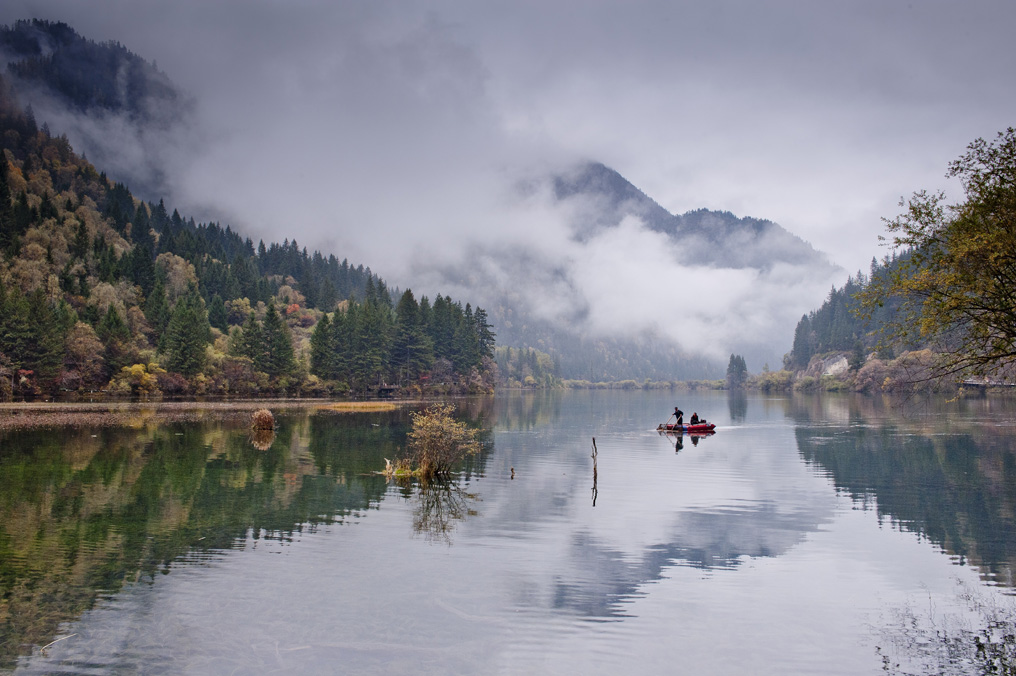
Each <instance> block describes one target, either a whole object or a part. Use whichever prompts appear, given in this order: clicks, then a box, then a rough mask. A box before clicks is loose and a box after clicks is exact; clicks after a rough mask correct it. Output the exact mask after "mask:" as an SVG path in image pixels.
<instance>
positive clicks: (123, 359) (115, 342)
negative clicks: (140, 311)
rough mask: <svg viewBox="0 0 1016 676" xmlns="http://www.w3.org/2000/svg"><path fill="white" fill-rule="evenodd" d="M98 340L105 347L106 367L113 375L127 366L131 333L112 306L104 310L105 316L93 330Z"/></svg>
mask: <svg viewBox="0 0 1016 676" xmlns="http://www.w3.org/2000/svg"><path fill="white" fill-rule="evenodd" d="M95 333H96V334H98V336H99V339H100V340H101V341H102V343H103V345H105V355H104V356H105V359H106V365H107V366H108V367H109V369H110V370H111V372H112V373H113V374H115V373H116V372H117V371H119V370H120V369H121V368H123V367H124V366H129V364H128V363H127V362H128V361H129V359H128V355H129V353H130V342H131V332H130V329H129V328H127V324H126V323H125V322H124V320H123V317H121V316H120V313H119V312H117V310H116V308H115V307H114V306H113V305H110V306H109V307H108V308H106V314H105V315H103V317H102V321H100V322H99V325H98V326H97V327H96V329H95Z"/></svg>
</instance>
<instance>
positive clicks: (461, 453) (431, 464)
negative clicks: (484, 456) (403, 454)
mask: <svg viewBox="0 0 1016 676" xmlns="http://www.w3.org/2000/svg"><path fill="white" fill-rule="evenodd" d="M454 412H455V406H454V405H452V404H434V405H433V406H431V407H429V408H428V409H426V410H425V411H421V412H418V413H413V429H412V431H411V432H410V433H409V451H410V458H411V459H412V461H413V464H414V465H416V468H417V472H418V473H419V475H420V477H421V478H424V479H429V478H433V477H434V476H437V475H439V474H444V473H446V472H447V471H448V470H449V469H450V468H451V466H452V465H453V464H455V463H456V462H459V461H460V460H462V459H464V458H465V457H466V456H468V455H473V454H474V453H478V452H479V451H480V444H479V442H478V441H477V440H476V435H477V430H474V429H470V428H468V427H466V424H465V423H464V422H459V421H457V420H455V419H454V418H453V417H452V414H453V413H454Z"/></svg>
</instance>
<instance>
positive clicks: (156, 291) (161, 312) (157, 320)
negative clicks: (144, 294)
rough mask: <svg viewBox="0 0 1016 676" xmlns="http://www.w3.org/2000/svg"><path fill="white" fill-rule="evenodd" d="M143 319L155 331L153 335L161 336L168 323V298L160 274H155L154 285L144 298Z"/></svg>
mask: <svg viewBox="0 0 1016 676" xmlns="http://www.w3.org/2000/svg"><path fill="white" fill-rule="evenodd" d="M144 311H145V319H147V320H148V324H149V325H150V326H151V327H152V329H153V330H154V331H155V335H157V336H160V343H161V337H162V336H163V335H164V333H165V331H166V326H167V325H168V324H169V316H170V314H169V300H168V299H167V298H166V288H165V287H164V286H163V283H162V275H156V277H155V286H154V287H153V288H152V292H151V293H150V294H148V298H147V299H146V300H145V310H144Z"/></svg>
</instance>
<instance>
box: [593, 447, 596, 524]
mask: <svg viewBox="0 0 1016 676" xmlns="http://www.w3.org/2000/svg"><path fill="white" fill-rule="evenodd" d="M595 506H596V437H593V507H595Z"/></svg>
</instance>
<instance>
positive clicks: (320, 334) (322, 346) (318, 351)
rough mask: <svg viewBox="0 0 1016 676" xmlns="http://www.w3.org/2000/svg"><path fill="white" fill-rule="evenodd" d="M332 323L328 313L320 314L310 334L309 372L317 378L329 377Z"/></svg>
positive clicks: (332, 350) (332, 349)
mask: <svg viewBox="0 0 1016 676" xmlns="http://www.w3.org/2000/svg"><path fill="white" fill-rule="evenodd" d="M333 352H334V348H333V345H332V325H331V322H330V321H329V320H328V315H327V314H325V315H322V316H321V319H319V320H318V323H317V324H315V325H314V331H313V332H312V333H311V334H310V372H311V373H313V374H314V375H316V376H318V377H319V378H331V377H332V376H331V363H332V353H333Z"/></svg>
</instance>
